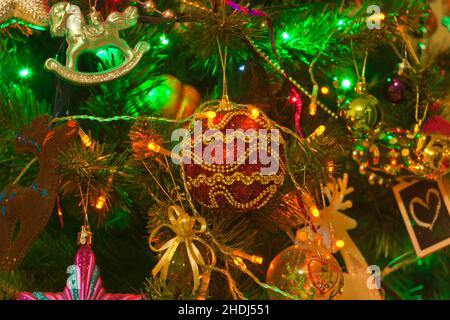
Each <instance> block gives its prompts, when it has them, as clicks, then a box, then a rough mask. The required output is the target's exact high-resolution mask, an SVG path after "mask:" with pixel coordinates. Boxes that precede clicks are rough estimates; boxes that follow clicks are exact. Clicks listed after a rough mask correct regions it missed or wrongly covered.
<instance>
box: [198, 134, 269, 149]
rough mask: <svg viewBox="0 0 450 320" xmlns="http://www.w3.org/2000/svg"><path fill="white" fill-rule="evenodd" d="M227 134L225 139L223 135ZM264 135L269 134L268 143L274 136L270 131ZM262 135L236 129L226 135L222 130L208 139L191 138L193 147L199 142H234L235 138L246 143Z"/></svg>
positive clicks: (208, 143)
mask: <svg viewBox="0 0 450 320" xmlns="http://www.w3.org/2000/svg"><path fill="white" fill-rule="evenodd" d="M224 136H225V139H223V137H224ZM262 136H263V137H266V136H267V141H268V142H267V143H270V141H271V140H270V139H271V138H272V135H271V133H270V132H267V134H266V135H262ZM260 137H261V135H260V134H259V132H256V130H255V132H252V133H251V134H246V133H245V132H244V131H234V132H233V133H232V134H226V135H224V134H223V133H221V132H215V133H213V134H212V135H210V136H208V139H207V140H206V139H202V137H200V138H199V139H195V140H191V147H193V148H195V146H196V145H199V144H205V145H210V144H212V143H214V142H217V141H220V142H223V143H225V144H229V143H230V142H233V141H234V140H243V141H244V142H245V143H250V142H253V141H254V140H259V138H260Z"/></svg>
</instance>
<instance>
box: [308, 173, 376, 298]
mask: <svg viewBox="0 0 450 320" xmlns="http://www.w3.org/2000/svg"><path fill="white" fill-rule="evenodd" d="M347 184H348V175H347V174H345V175H344V177H343V178H339V179H337V181H334V183H328V184H327V186H326V187H325V188H324V194H325V196H326V198H327V199H328V202H329V205H328V206H325V207H324V208H323V209H321V210H319V215H318V216H317V217H315V218H314V222H315V223H317V224H318V225H319V228H318V233H319V234H320V235H321V236H322V244H323V246H324V247H325V248H327V249H329V250H330V251H332V252H333V253H334V252H337V251H338V250H339V251H340V253H341V255H342V257H343V259H344V262H345V266H346V268H345V269H344V270H347V272H344V273H343V274H344V288H343V290H342V294H340V295H336V296H335V299H336V300H382V299H383V297H382V296H381V294H380V292H379V290H377V289H376V288H374V287H373V286H369V285H368V279H369V277H370V276H371V273H368V271H367V270H368V267H369V266H368V264H367V262H366V259H365V258H364V256H363V255H362V253H361V251H360V250H359V249H358V247H357V246H356V244H355V243H354V242H353V240H352V238H351V237H350V235H349V234H348V230H351V229H354V228H356V226H357V222H356V221H355V220H354V219H352V218H350V217H348V216H346V215H345V214H343V213H342V212H343V211H345V210H346V209H349V208H351V207H352V205H353V204H352V202H351V201H350V200H346V201H344V198H345V196H347V195H349V194H350V193H352V192H353V188H352V187H350V188H348V187H347ZM303 201H304V203H305V204H306V205H307V206H308V207H309V208H312V207H315V204H314V201H313V200H312V198H311V197H309V196H308V195H304V196H303Z"/></svg>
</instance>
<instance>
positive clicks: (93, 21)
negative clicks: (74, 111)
mask: <svg viewBox="0 0 450 320" xmlns="http://www.w3.org/2000/svg"><path fill="white" fill-rule="evenodd" d="M138 17H139V14H138V9H137V8H136V7H128V8H127V9H125V11H124V12H113V13H111V14H110V15H109V16H108V17H107V19H106V20H103V18H102V16H101V13H100V12H98V11H97V10H96V9H95V8H91V13H90V14H89V23H86V20H85V18H84V16H83V14H82V12H81V10H80V8H79V7H78V6H76V5H73V4H70V3H69V2H65V1H64V2H59V3H56V4H55V5H54V6H53V7H52V8H51V10H50V33H51V35H52V37H66V41H67V44H68V48H67V54H66V65H65V66H63V65H62V64H61V63H59V62H58V61H57V60H55V59H48V60H47V61H46V63H45V67H46V69H47V70H49V71H53V72H55V73H57V74H58V75H59V76H61V77H62V78H63V79H65V80H67V81H69V82H72V83H75V84H79V85H96V84H101V83H105V82H108V81H111V80H114V79H117V78H119V77H121V76H123V75H125V74H127V73H128V72H130V71H131V70H132V69H133V68H134V67H135V66H136V65H137V64H138V63H139V61H140V60H141V58H142V56H143V55H144V53H146V52H147V51H148V50H149V49H150V45H149V44H148V43H147V42H139V43H138V44H137V46H136V48H135V49H134V50H133V49H131V48H130V47H129V46H128V44H127V42H126V41H125V40H124V39H122V38H120V36H119V31H120V30H125V29H128V28H131V27H133V26H135V25H136V24H137V22H138ZM106 46H109V47H115V48H118V49H119V50H121V51H122V52H123V54H124V55H125V61H124V63H122V64H121V65H119V66H117V67H115V68H112V69H110V70H106V71H102V72H94V73H89V72H80V71H78V59H79V57H80V55H81V54H83V53H86V52H96V51H97V50H98V49H100V48H102V47H106Z"/></svg>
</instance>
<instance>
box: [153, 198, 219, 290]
mask: <svg viewBox="0 0 450 320" xmlns="http://www.w3.org/2000/svg"><path fill="white" fill-rule="evenodd" d="M167 216H168V218H169V222H170V224H168V223H165V224H162V225H160V226H158V227H156V228H155V229H154V230H153V231H152V232H151V234H150V237H149V246H150V249H151V250H152V251H154V252H158V253H159V252H164V254H163V255H162V257H161V258H160V260H159V261H158V263H157V264H156V266H155V267H154V268H153V270H152V275H153V276H157V275H158V274H159V273H161V274H160V277H161V279H162V280H163V281H164V280H166V279H167V275H168V272H169V267H170V263H171V261H172V259H173V256H174V255H175V253H176V251H177V250H178V248H179V246H180V244H182V243H184V244H185V247H186V251H187V255H188V258H189V262H190V265H191V269H192V274H193V276H194V286H193V289H192V292H194V291H196V290H197V288H198V287H199V286H200V278H201V277H200V268H199V265H200V266H201V267H203V268H207V269H210V268H212V267H214V265H215V264H216V255H215V253H214V250H213V249H212V248H211V246H210V245H209V244H208V243H206V241H205V240H203V239H202V238H200V237H199V236H198V235H199V234H202V233H204V232H205V231H206V220H205V219H204V218H202V217H191V216H190V215H189V214H187V213H186V212H185V211H184V209H183V208H181V207H179V206H175V205H174V206H171V207H169V209H168V210H167ZM164 227H166V228H169V229H170V230H172V231H173V232H174V233H175V234H176V236H175V237H173V238H172V239H170V240H168V241H167V242H166V243H164V244H163V245H161V246H160V247H159V248H155V247H154V246H153V245H152V241H153V239H155V237H156V235H157V234H158V233H159V231H160V230H161V229H162V228H164ZM194 241H197V243H200V244H201V245H203V246H204V247H205V248H206V251H208V252H210V254H211V262H210V264H209V265H206V263H205V259H204V258H203V256H202V254H201V252H200V250H199V248H198V247H197V246H196V245H195V244H194Z"/></svg>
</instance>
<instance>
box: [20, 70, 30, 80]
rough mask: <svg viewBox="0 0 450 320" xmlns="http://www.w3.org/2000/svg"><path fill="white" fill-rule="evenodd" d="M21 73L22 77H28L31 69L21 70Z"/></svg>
mask: <svg viewBox="0 0 450 320" xmlns="http://www.w3.org/2000/svg"><path fill="white" fill-rule="evenodd" d="M19 75H20V76H21V77H22V78H26V77H28V76H29V75H30V70H28V69H22V70H20V71H19Z"/></svg>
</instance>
